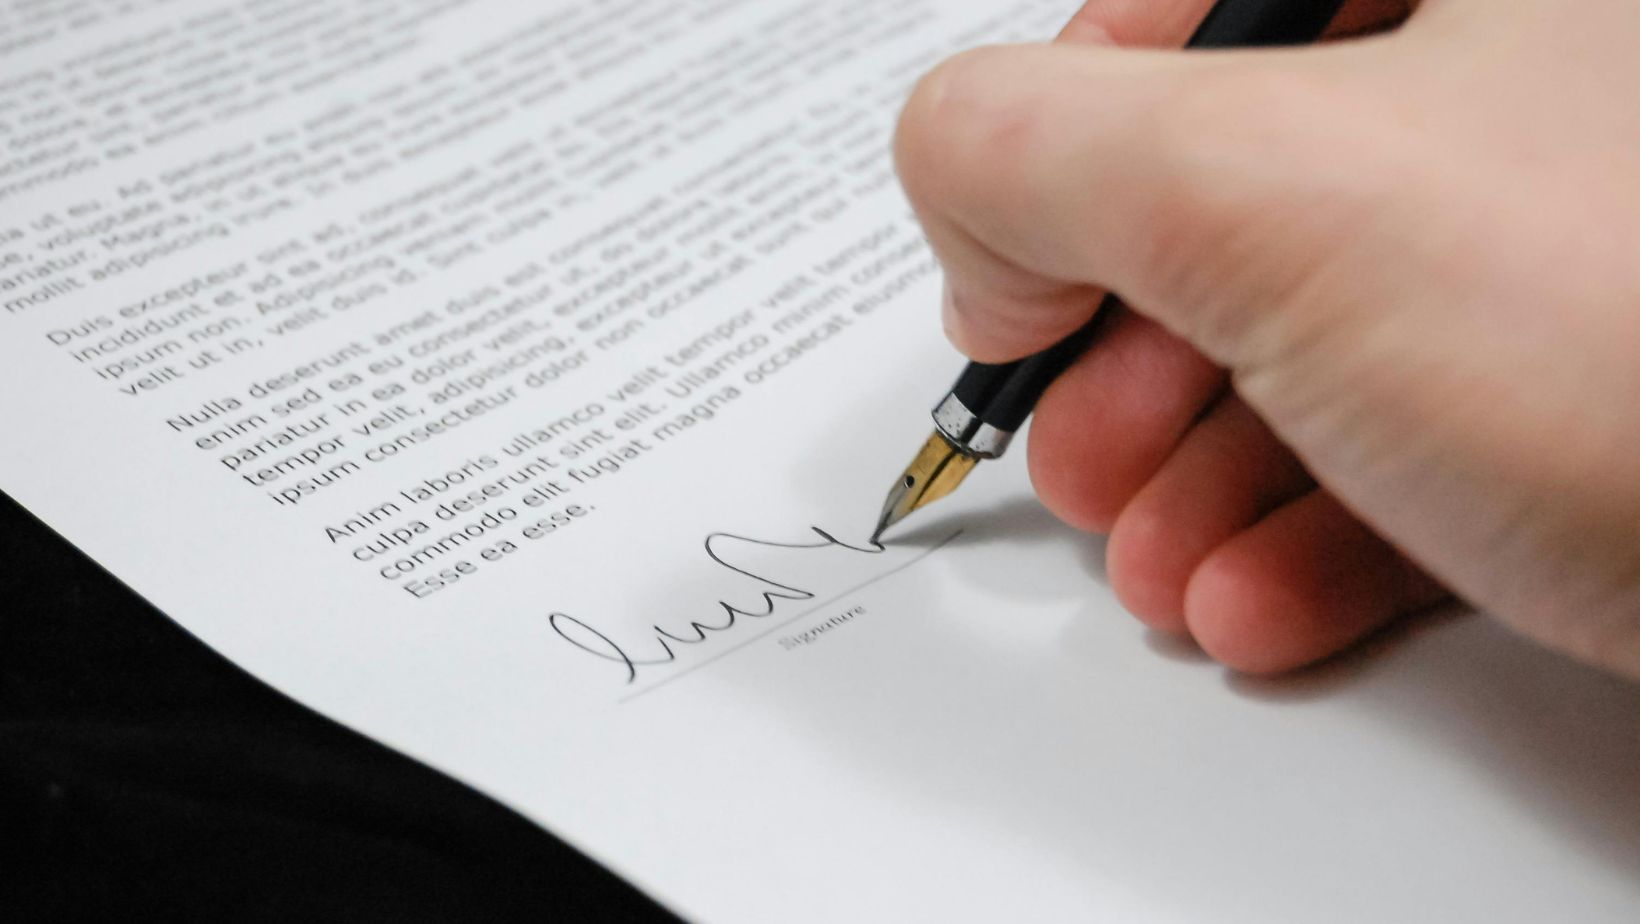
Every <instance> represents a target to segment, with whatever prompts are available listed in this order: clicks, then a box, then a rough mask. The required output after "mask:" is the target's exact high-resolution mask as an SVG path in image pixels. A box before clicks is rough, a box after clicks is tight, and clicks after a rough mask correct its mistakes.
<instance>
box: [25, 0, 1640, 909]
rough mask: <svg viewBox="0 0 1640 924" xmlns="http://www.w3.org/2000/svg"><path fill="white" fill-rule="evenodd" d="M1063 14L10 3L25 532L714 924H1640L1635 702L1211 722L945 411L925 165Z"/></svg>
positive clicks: (945, 354)
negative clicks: (967, 462) (904, 106)
mask: <svg viewBox="0 0 1640 924" xmlns="http://www.w3.org/2000/svg"><path fill="white" fill-rule="evenodd" d="M1075 5H1076V4H1075V3H1074V2H1073V0H989V2H987V0H966V2H959V0H830V2H822V3H814V2H797V0H553V2H545V0H543V2H504V0H492V2H484V0H358V2H352V3H332V2H309V0H257V2H251V0H243V2H195V3H187V2H175V0H174V2H162V0H132V2H122V3H114V2H86V3H64V4H41V3H20V2H19V3H0V143H3V147H0V431H3V433H4V436H3V438H0V489H4V490H5V491H6V492H7V493H9V494H11V495H13V496H14V497H16V498H17V499H18V500H19V501H21V502H22V503H23V504H25V505H26V506H27V507H28V508H29V509H30V510H32V511H33V512H35V513H36V514H37V515H38V516H40V517H41V518H42V519H43V520H44V521H45V522H46V523H48V524H49V525H51V526H52V527H53V528H55V529H56V530H58V531H59V532H61V533H62V534H63V535H64V536H66V537H67V538H68V539H69V540H71V541H72V542H74V543H75V544H77V545H78V546H79V547H80V548H82V549H84V550H85V551H86V552H87V553H88V554H90V555H91V556H92V557H93V558H95V559H96V560H97V561H99V562H100V563H102V564H103V565H104V566H106V567H107V568H108V569H109V570H110V571H111V572H112V573H113V574H114V575H115V576H117V577H118V578H120V579H121V580H123V581H125V582H126V583H128V584H129V585H130V586H132V587H133V588H135V589H136V590H137V591H138V592H140V593H141V594H142V595H144V596H145V597H147V598H148V599H150V600H152V601H153V602H154V603H155V604H156V605H158V606H159V607H160V608H161V609H163V610H164V611H165V612H167V613H168V614H169V615H170V616H171V617H173V618H174V619H176V620H177V621H178V622H179V623H181V624H182V625H183V626H185V627H186V628H187V629H188V630H190V631H191V632H193V633H194V634H196V635H197V636H199V637H200V638H201V639H203V640H204V641H206V642H207V643H209V644H210V645H211V646H213V647H214V648H216V649H217V650H219V651H221V652H222V653H223V654H225V655H227V656H228V657H229V658H231V659H233V660H234V661H236V662H237V663H239V664H240V665H242V666H244V667H245V668H246V669H248V670H249V671H251V672H252V673H254V674H255V675H257V676H258V677H260V678H262V679H264V680H266V681H268V682H269V683H271V684H273V685H274V686H275V687H277V688H279V689H280V690H282V691H284V692H286V693H288V694H289V695H291V696H292V697H294V698H296V699H298V700H300V701H301V702H303V703H306V704H308V705H310V706H312V707H314V708H315V709H317V710H319V711H321V712H323V713H325V714H327V715H329V716H332V717H334V718H336V719H338V720H340V721H342V722H344V723H346V724H348V725H350V726H351V727H353V728H355V729H358V730H359V731H361V732H364V733H366V734H368V735H371V736H373V737H374V738H376V739H379V740H380V741H383V742H385V743H386V744H388V745H391V746H392V747H394V748H397V749H399V750H401V751H403V752H405V753H406V754H409V755H412V756H414V757H416V758H418V759H420V760H422V761H425V762H426V763H428V764H430V765H432V766H434V767H436V768H438V769H440V770H443V771H445V772H448V773H449V774H451V775H453V776H455V777H456V778H458V779H460V780H463V781H465V782H467V783H469V784H471V785H473V786H474V787H477V788H478V789H480V790H482V791H484V792H486V793H488V794H490V795H493V796H495V797H496V798H498V799H500V800H502V801H504V802H505V803H506V804H508V805H510V806H512V807H513V808H515V809H517V810H518V811H520V812H522V813H523V814H525V815H526V816H528V817H529V818H531V819H533V820H535V821H537V822H539V823H540V824H541V825H543V826H544V827H546V828H548V829H550V830H551V831H553V832H555V833H556V834H558V835H560V836H562V837H564V838H566V839H567V840H569V841H570V842H571V843H573V844H575V845H576V846H578V847H580V848H582V849H584V850H585V851H587V852H588V853H589V854H591V855H592V856H593V857H595V858H596V859H598V860H599V861H601V862H603V863H605V864H607V865H609V866H610V867H611V868H613V869H614V870H616V871H617V872H618V873H620V874H622V875H623V876H625V877H627V878H628V879H630V880H631V881H632V882H633V883H635V884H636V885H637V886H639V887H640V888H642V889H644V890H646V891H647V892H649V893H650V894H652V895H654V896H655V897H656V898H657V899H659V900H660V901H662V902H664V903H665V904H666V905H668V906H669V907H671V908H673V909H675V910H676V911H678V912H679V913H681V914H683V915H684V916H686V917H689V918H692V919H699V920H704V921H714V922H719V921H721V922H769V921H791V922H800V921H1014V920H1019V921H1046V920H1054V921H1123V922H1127V921H1207V922H1270V921H1305V922H1313V921H1332V922H1339V921H1362V922H1366V921H1489V922H1497V921H1521V922H1534V924H1536V922H1543V921H1551V920H1565V921H1571V920H1576V921H1633V920H1636V918H1637V915H1640V692H1637V691H1636V689H1635V688H1632V687H1627V686H1625V685H1623V684H1621V683H1619V682H1617V681H1615V680H1612V679H1609V678H1605V677H1603V676H1601V675H1598V674H1596V673H1593V672H1590V671H1585V670H1583V669H1581V668H1578V667H1575V666H1572V665H1570V664H1567V663H1564V662H1561V661H1560V660H1558V659H1556V658H1554V657H1553V656H1551V655H1547V654H1544V653H1541V652H1539V651H1538V650H1536V649H1533V648H1531V647H1530V646H1527V645H1525V644H1523V643H1521V642H1518V641H1516V640H1514V639H1512V638H1510V637H1508V636H1507V635H1505V634H1504V633H1503V632H1502V631H1501V630H1499V629H1496V628H1494V627H1493V626H1492V625H1491V624H1489V623H1487V622H1486V621H1484V620H1480V619H1477V618H1467V619H1465V618H1451V619H1445V620H1439V621H1435V622H1432V623H1431V624H1429V625H1428V626H1427V627H1426V628H1425V629H1423V630H1421V631H1417V632H1414V633H1402V634H1400V635H1397V636H1394V637H1392V638H1391V639H1389V640H1387V641H1384V642H1381V643H1379V644H1377V645H1376V646H1375V648H1376V650H1375V651H1373V652H1370V653H1369V654H1368V655H1367V656H1355V657H1351V658H1347V659H1345V660H1344V661H1343V662H1341V663H1339V664H1336V665H1333V666H1331V667H1328V668H1324V669H1322V670H1320V671H1317V672H1312V673H1310V674H1308V675H1305V676H1302V677H1300V678H1297V679H1294V680H1290V681H1284V682H1273V683H1255V682H1249V681H1244V680H1239V679H1236V678H1233V677H1228V676H1227V675H1226V674H1225V673H1223V672H1222V671H1221V670H1219V669H1217V668H1216V667H1214V666H1213V665H1211V664H1209V663H1207V662H1206V661H1205V660H1204V659H1202V658H1201V657H1200V656H1199V655H1196V654H1192V653H1190V652H1189V651H1187V650H1185V649H1184V648H1183V647H1181V646H1179V645H1176V644H1174V643H1171V642H1168V641H1166V640H1164V639H1160V638H1156V637H1152V636H1148V635H1147V634H1146V633H1145V632H1144V631H1143V630H1142V629H1141V628H1140V627H1139V625H1138V624H1137V623H1136V622H1135V621H1134V620H1132V619H1131V618H1130V617H1128V616H1127V615H1125V614H1124V613H1123V612H1122V611H1121V609H1120V607H1119V606H1118V605H1117V604H1116V603H1115V601H1114V598H1113V597H1112V595H1111V594H1110V592H1109V590H1108V589H1107V587H1106V584H1105V581H1104V579H1103V576H1102V548H1101V546H1100V544H1099V542H1098V541H1097V540H1095V539H1093V538H1090V537H1086V536H1082V535H1079V534H1076V533H1073V532H1071V531H1069V530H1067V529H1065V528H1063V527H1061V526H1059V525H1058V524H1057V523H1056V522H1055V521H1054V520H1053V519H1052V518H1051V517H1050V516H1049V515H1048V514H1046V513H1045V512H1043V511H1042V510H1041V509H1040V508H1039V507H1038V505H1037V504H1036V503H1035V501H1034V500H1033V498H1032V495H1031V492H1030V489H1029V485H1028V482H1027V479H1026V477H1025V473H1024V466H1023V455H1024V453H1023V451H1022V450H1021V451H1016V452H1015V453H1014V455H1013V456H1011V457H1010V458H1008V459H1007V460H1005V461H1003V462H1000V463H996V464H991V465H987V466H985V467H982V468H981V469H980V471H979V472H978V473H977V474H976V475H975V476H973V477H972V478H971V479H970V480H969V483H968V484H967V485H966V486H965V488H964V489H963V491H961V492H959V493H958V494H957V495H955V496H954V497H953V498H952V499H950V500H947V501H944V502H942V503H941V504H939V505H938V506H936V507H932V508H930V509H928V510H927V511H925V512H924V513H922V514H920V515H919V516H918V517H917V518H914V519H913V520H912V521H910V522H909V523H907V524H905V525H904V526H903V527H902V528H901V531H899V532H897V533H895V534H893V537H892V539H893V541H892V542H891V543H890V544H889V545H888V546H887V547H886V549H884V548H878V547H874V546H872V545H871V544H870V543H869V542H868V541H867V537H868V536H869V534H870V528H871V526H872V525H873V523H874V521H875V517H876V514H877V511H878V507H879V505H880V504H881V502H882V498H883V493H884V491H885V490H886V489H887V487H888V485H889V482H890V481H891V480H892V479H893V477H894V476H895V475H896V474H897V473H898V472H899V471H900V468H901V466H903V465H904V464H905V462H907V461H908V459H909V458H910V456H911V454H912V453H913V451H914V450H915V449H916V448H917V446H918V445H920V443H921V441H922V439H923V438H924V437H925V436H926V435H927V433H928V431H929V429H930V422H929V419H928V416H927V410H928V407H929V405H930V404H931V403H932V402H933V401H934V400H935V399H936V398H937V397H938V396H939V394H938V393H939V389H940V387H941V386H943V385H945V384H947V383H948V382H949V381H950V379H951V378H952V377H953V376H954V375H955V373H956V371H957V370H958V368H959V366H960V360H959V357H957V356H956V355H955V353H954V352H953V351H952V350H951V349H950V347H949V346H948V345H947V344H946V343H945V342H944V340H943V338H942V337H941V335H940V331H939V325H938V322H937V319H936V311H935V305H936V303H937V299H938V292H939V278H938V269H937V266H936V265H935V263H934V261H933V259H932V257H931V256H930V254H929V251H928V249H927V247H926V245H925V243H924V242H923V240H922V239H921V236H920V234H919V231H918V229H917V226H916V223H915V221H914V220H913V219H912V218H911V216H910V212H909V209H908V207H907V205H906V204H905V201H904V199H903V197H902V195H901V193H900V191H899V188H898V185H897V183H896V180H895V178H894V175H893V170H892V164H891V162H890V158H889V154H888V150H889V142H890V138H891V135H892V130H893V123H894V118H895V116H896V114H897V110H898V107H899V105H900V104H901V102H902V101H903V100H904V98H905V95H906V93H907V92H908V90H909V88H910V86H911V84H912V83H913V82H914V81H915V79H916V78H917V77H918V76H919V75H920V74H922V73H924V72H925V71H926V70H928V69H929V68H930V67H932V66H933V65H934V64H936V63H937V62H938V61H940V60H941V59H942V58H944V57H946V56H948V55H950V54H952V53H954V52H956V51H959V50H961V49H964V48H968V47H972V46H976V45H980V44H985V43H991V42H1000V41H1025V40H1041V39H1044V38H1047V37H1048V36H1051V35H1052V33H1053V32H1054V30H1055V28H1056V27H1057V26H1058V25H1059V24H1060V23H1062V22H1063V21H1064V20H1065V19H1066V17H1067V16H1068V15H1069V14H1070V12H1071V11H1072V9H1073V7H1074V6H1075Z"/></svg>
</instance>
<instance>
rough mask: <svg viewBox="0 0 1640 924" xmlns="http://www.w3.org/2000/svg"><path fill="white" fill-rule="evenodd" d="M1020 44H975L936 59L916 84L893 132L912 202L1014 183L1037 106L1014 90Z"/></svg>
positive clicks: (948, 198) (950, 197) (985, 191)
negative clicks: (975, 45)
mask: <svg viewBox="0 0 1640 924" xmlns="http://www.w3.org/2000/svg"><path fill="white" fill-rule="evenodd" d="M1017 53H1018V50H1017V49H1010V48H1001V47H996V48H978V49H974V50H972V51H966V52H963V53H962V54H959V55H957V56H956V57H953V58H951V59H949V60H947V61H945V62H944V63H942V64H940V65H939V66H937V67H936V68H935V69H934V70H933V71H931V72H929V73H928V74H927V75H926V76H924V77H923V78H922V79H921V80H920V81H918V83H917V85H916V87H915V89H914V90H913V91H912V93H911V96H910V99H909V100H908V102H907V103H906V106H905V109H904V111H903V112H902V114H901V117H900V122H899V127H898V129H897V131H896V134H895V139H894V155H895V164H896V167H897V169H898V171H899V174H900V178H901V183H902V185H903V186H904V187H905V190H906V194H907V195H908V196H909V197H910V198H911V200H912V202H913V203H915V204H926V203H930V202H949V201H958V200H961V199H963V198H972V197H974V196H976V195H979V196H986V195H988V194H991V193H994V192H995V191H997V190H998V189H1002V188H1005V187H1008V186H1011V185H1014V184H1013V183H1012V181H1011V179H1010V178H1011V177H1017V175H1018V174H1019V170H1018V164H1019V163H1020V161H1021V159H1022V154H1023V152H1024V151H1025V150H1026V149H1027V148H1028V146H1029V136H1030V134H1031V126H1032V123H1033V121H1034V120H1035V118H1036V116H1035V112H1034V110H1035V108H1036V107H1034V106H1032V105H1031V103H1030V101H1029V100H1028V99H1025V98H1021V95H1020V94H1017V93H1014V92H1011V89H1012V88H1013V87H1014V86H1016V83H1015V82H1014V81H1012V80H1010V79H1009V76H1010V75H1011V74H1012V72H1013V69H1014V64H1015V57H1016V55H1017Z"/></svg>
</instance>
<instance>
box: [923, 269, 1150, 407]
mask: <svg viewBox="0 0 1640 924" xmlns="http://www.w3.org/2000/svg"><path fill="white" fill-rule="evenodd" d="M1121 307H1122V303H1121V302H1120V301H1119V300H1117V298H1116V296H1114V295H1112V296H1107V297H1106V298H1105V300H1104V302H1102V303H1101V304H1100V305H1099V310H1098V311H1096V312H1094V315H1093V317H1092V318H1091V319H1089V321H1088V323H1086V324H1084V325H1082V326H1081V327H1080V328H1078V329H1077V330H1076V332H1075V333H1073V334H1071V335H1070V336H1068V337H1066V338H1065V339H1063V340H1061V341H1059V342H1058V343H1056V344H1054V345H1053V346H1051V347H1049V348H1047V349H1046V350H1043V351H1042V352H1040V353H1036V354H1034V355H1032V356H1027V357H1026V358H1024V359H1021V360H1016V361H1014V362H1011V363H995V364H992V363H969V364H968V368H966V369H964V370H963V372H962V375H961V376H960V377H959V378H958V379H957V384H956V385H955V386H953V387H952V389H951V393H952V394H954V395H956V396H957V400H959V401H961V402H962V404H963V406H964V407H966V408H968V410H969V411H970V412H972V413H973V414H974V415H975V416H977V417H978V418H979V419H980V420H981V421H983V422H985V423H988V424H990V425H991V426H993V427H996V428H997V429H998V430H1002V431H1004V432H1006V433H1013V432H1015V431H1017V430H1018V429H1019V428H1020V426H1022V425H1023V424H1024V423H1025V419H1026V418H1027V417H1030V416H1031V411H1032V410H1034V409H1035V408H1036V402H1037V401H1038V400H1040V399H1041V398H1042V394H1043V392H1045V391H1047V390H1048V386H1049V385H1051V384H1053V380H1054V379H1057V378H1059V376H1060V374H1061V373H1063V372H1064V371H1065V369H1066V368H1067V367H1069V366H1070V364H1071V363H1072V362H1074V361H1075V360H1076V358H1077V357H1078V356H1081V355H1082V354H1083V353H1085V352H1087V349H1088V347H1089V346H1090V345H1092V343H1093V341H1094V339H1095V338H1096V337H1097V336H1098V334H1099V331H1100V329H1101V328H1102V327H1104V325H1105V323H1106V321H1107V319H1108V318H1109V317H1110V316H1111V315H1112V314H1114V313H1115V312H1116V310H1117V309H1119V308H1121Z"/></svg>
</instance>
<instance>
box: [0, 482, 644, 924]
mask: <svg viewBox="0 0 1640 924" xmlns="http://www.w3.org/2000/svg"><path fill="white" fill-rule="evenodd" d="M84 919H106V920H130V919H148V920H213V921H264V920H265V921H280V922H287V921H311V920H342V919H347V920H354V921H361V920H362V921H376V920H391V921H395V922H398V921H515V920H516V921H524V920H529V921H543V920H596V921H644V922H649V921H673V920H675V919H674V918H672V917H670V916H669V915H667V914H666V913H665V912H663V911H662V910H661V909H660V908H658V907H657V906H656V905H654V904H653V903H651V902H650V901H649V900H648V899H647V898H645V897H644V896H642V895H641V894H639V893H638V892H636V891H635V890H633V889H632V888H630V887H629V886H627V885H626V884H624V883H623V882H621V881H620V880H619V879H617V878H615V877H614V876H613V875H612V874H610V873H608V872H606V871H604V870H603V869H602V868H601V867H599V866H597V865H596V864H594V863H592V862H591V861H590V860H588V859H586V858H585V857H584V856H582V855H581V854H579V853H577V852H576V851H574V850H573V849H571V848H570V847H568V846H566V845H565V844H563V843H562V842H560V841H558V840H557V839H555V838H553V837H552V836H551V835H548V834H547V833H546V832H544V831H542V830H541V829H539V828H537V827H535V826H533V825H531V824H530V823H529V822H526V821H524V820H523V819H522V818H521V817H519V816H517V815H515V814H513V813H512V812H510V811H508V810H507V809H504V808H502V807H501V806H500V805H499V804H497V803H495V802H493V801H491V800H489V799H487V798H485V797H483V796H480V795H478V794H477V793H475V792H473V791H472V790H469V789H467V788H465V787H463V786H461V785H460V784H457V783H455V782H454V781H452V780H450V779H448V778H446V777H444V776H442V775H440V774H438V773H436V772H434V771H432V770H429V769H427V768H426V767H423V766H421V765H420V764H417V763H415V762H413V761H410V760H409V759H407V758H404V757H401V756H399V755H397V754H395V753H394V752H392V751H389V750H387V749H386V748H384V747H381V746H379V745H377V744H375V743H373V742H371V741H369V740H367V739H365V738H363V737H361V736H359V735H356V734H354V733H353V732H350V731H348V730H346V729H344V728H342V727H341V726H339V725H336V724H335V723H333V722H330V721H328V720H326V719H324V718H321V717H320V716H318V715H317V714H315V713H313V712H311V711H309V710H308V709H306V708H305V707H302V706H299V705H297V704H296V703H294V702H292V701H290V700H288V699H286V698H285V697H283V696H282V695H280V694H278V693H275V692H274V691H273V690H271V689H270V688H268V687H266V686H264V685H263V684H262V683H260V682H259V681H257V680H254V679H252V678H251V677H250V676H249V675H247V674H245V673H243V672H242V671H240V670H239V669H238V668H236V667H234V666H233V665H232V664H230V663H229V662H227V661H226V660H224V659H223V658H222V657H220V656H218V655H217V654H215V653H214V652H212V651H211V650H210V649H208V648H206V647H205V646H204V645H203V644H202V643H200V642H199V641H198V640H196V639H195V638H194V637H193V636H191V635H189V634H187V633H186V632H184V631H183V630H182V629H180V628H179V627H177V625H176V624H175V623H172V622H171V621H170V620H169V619H166V618H165V617H164V616H162V615H161V614H160V613H159V612H158V611H156V610H155V609H154V608H153V607H151V606H149V605H148V604H147V603H145V602H143V600H142V599H141V598H139V597H138V596H136V594H134V593H132V592H131V591H130V590H128V589H126V588H125V587H124V585H122V584H120V583H118V582H117V581H115V580H113V579H112V578H111V577H109V576H108V575H107V574H106V573H105V572H103V571H102V570H101V569H100V568H98V567H97V566H96V565H94V564H92V563H91V562H90V561H89V560H88V559H86V558H85V557H84V556H83V555H81V554H80V553H79V552H78V551H76V550H75V549H74V548H73V547H72V546H70V545H69V544H68V543H67V542H65V541H63V539H61V538H60V537H58V536H57V535H56V534H55V533H53V532H51V531H50V530H49V529H47V528H46V527H45V526H44V525H42V524H41V523H40V522H39V521H37V520H35V519H34V518H33V517H31V516H30V515H29V514H28V513H26V512H24V511H23V510H22V508H20V507H19V506H18V505H17V504H16V503H15V502H14V501H12V500H11V499H10V498H9V497H6V496H5V495H3V494H0V920H3V921H8V922H11V921H17V922H22V921H35V920H43V921H56V920H84Z"/></svg>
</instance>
